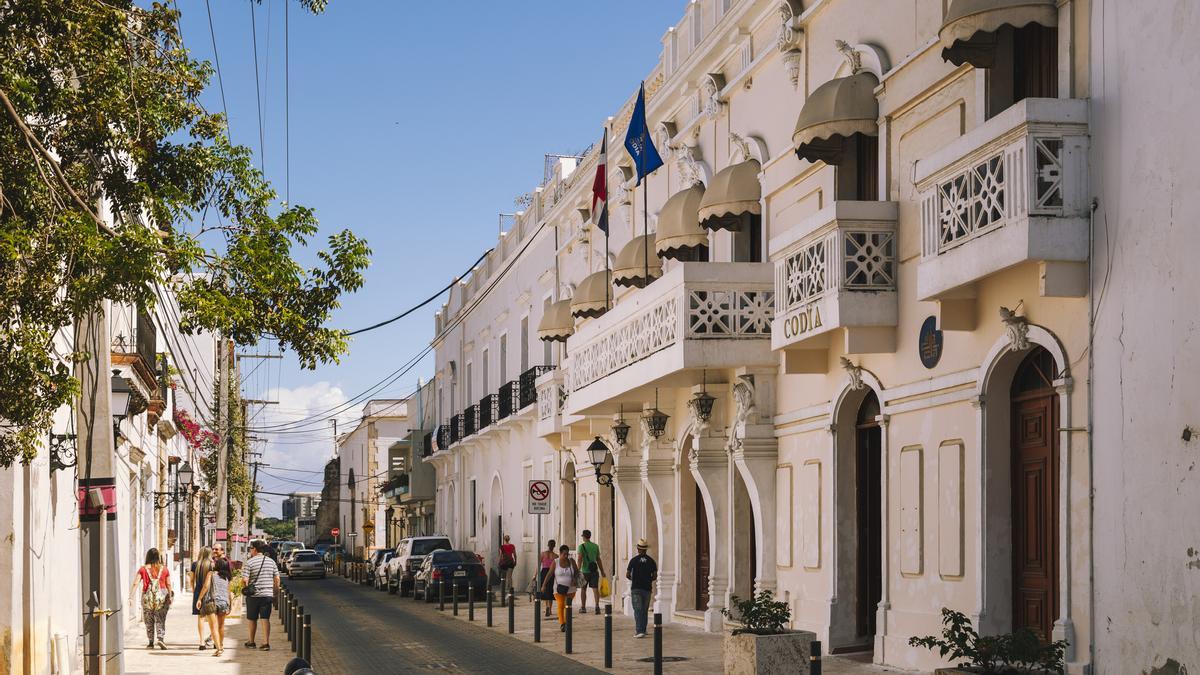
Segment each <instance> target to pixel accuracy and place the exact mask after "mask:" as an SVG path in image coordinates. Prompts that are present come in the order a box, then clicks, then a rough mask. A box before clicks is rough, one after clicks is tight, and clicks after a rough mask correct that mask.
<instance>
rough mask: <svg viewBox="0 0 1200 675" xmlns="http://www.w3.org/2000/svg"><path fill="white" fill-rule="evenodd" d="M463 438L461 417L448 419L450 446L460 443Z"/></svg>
mask: <svg viewBox="0 0 1200 675" xmlns="http://www.w3.org/2000/svg"><path fill="white" fill-rule="evenodd" d="M462 438H463V418H462V415H461V414H460V415H455V416H453V417H451V418H450V445H454V444H455V443H457V442H459V441H461V440H462Z"/></svg>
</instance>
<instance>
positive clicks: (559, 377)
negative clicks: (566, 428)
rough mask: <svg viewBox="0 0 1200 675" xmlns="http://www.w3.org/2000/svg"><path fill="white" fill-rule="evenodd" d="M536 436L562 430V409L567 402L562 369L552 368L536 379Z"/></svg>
mask: <svg viewBox="0 0 1200 675" xmlns="http://www.w3.org/2000/svg"><path fill="white" fill-rule="evenodd" d="M537 398H538V421H537V432H538V436H541V437H546V436H550V435H552V434H556V433H560V432H561V431H562V411H563V407H564V406H565V405H566V402H567V387H566V382H565V381H564V378H563V371H562V370H560V369H557V368H556V369H554V370H552V371H550V372H548V373H546V374H544V375H542V376H541V377H539V378H538V379H537Z"/></svg>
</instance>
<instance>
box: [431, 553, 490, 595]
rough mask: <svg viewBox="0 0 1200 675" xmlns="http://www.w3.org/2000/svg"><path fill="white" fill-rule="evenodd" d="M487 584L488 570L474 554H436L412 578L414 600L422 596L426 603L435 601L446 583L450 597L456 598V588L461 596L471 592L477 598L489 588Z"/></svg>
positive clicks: (432, 554)
mask: <svg viewBox="0 0 1200 675" xmlns="http://www.w3.org/2000/svg"><path fill="white" fill-rule="evenodd" d="M487 581H488V578H487V569H486V568H485V567H484V565H483V563H482V562H481V561H480V560H479V556H477V555H475V553H474V552H473V551H434V552H433V553H431V554H429V556H428V557H426V558H425V561H424V562H423V563H422V564H421V569H420V570H419V571H418V572H417V574H416V576H415V577H414V578H413V597H414V598H416V597H418V594H419V595H420V597H422V598H424V599H425V602H433V601H434V600H437V598H438V596H439V594H440V593H441V588H442V585H443V584H445V588H446V596H447V597H453V593H454V588H455V586H457V588H458V592H459V595H460V596H462V597H466V594H467V593H468V592H470V593H474V594H475V597H477V598H478V597H480V596H482V595H483V593H484V590H485V589H486V588H487Z"/></svg>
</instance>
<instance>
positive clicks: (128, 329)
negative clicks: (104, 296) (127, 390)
mask: <svg viewBox="0 0 1200 675" xmlns="http://www.w3.org/2000/svg"><path fill="white" fill-rule="evenodd" d="M108 332H109V342H110V345H111V346H110V350H109V351H110V352H111V353H112V362H113V366H114V367H122V366H126V367H128V368H129V369H130V370H132V371H133V374H134V375H136V377H132V376H131V377H130V381H132V382H134V383H135V385H136V387H137V390H136V391H137V395H138V396H137V398H138V401H139V404H142V407H141V408H140V409H141V410H145V409H146V408H145V405H146V404H148V405H149V406H150V408H151V413H152V414H153V415H155V416H156V417H157V415H158V414H160V413H162V411H163V409H164V408H165V403H164V399H163V397H162V392H161V387H160V385H159V382H158V365H159V364H158V357H157V354H156V352H155V349H156V346H157V341H158V328H157V326H155V323H154V317H153V316H152V315H151V314H150V313H149V312H147V311H146V310H145V309H143V308H141V307H137V306H135V305H127V304H123V303H118V302H114V303H112V306H111V309H110V311H109V318H108Z"/></svg>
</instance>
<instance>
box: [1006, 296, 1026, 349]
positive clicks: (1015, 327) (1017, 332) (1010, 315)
mask: <svg viewBox="0 0 1200 675" xmlns="http://www.w3.org/2000/svg"><path fill="white" fill-rule="evenodd" d="M1000 320H1001V321H1003V322H1004V330H1005V332H1006V333H1007V335H1008V348H1009V349H1010V350H1012V351H1014V352H1022V351H1025V350H1026V349H1029V320H1028V319H1026V318H1025V317H1023V316H1017V313H1016V312H1015V311H1014V310H1011V309H1009V308H1007V307H1001V308H1000Z"/></svg>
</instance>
